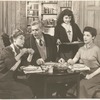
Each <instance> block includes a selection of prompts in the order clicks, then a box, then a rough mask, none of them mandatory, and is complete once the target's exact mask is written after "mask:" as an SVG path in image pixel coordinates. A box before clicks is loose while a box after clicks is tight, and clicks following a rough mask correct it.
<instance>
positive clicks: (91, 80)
mask: <svg viewBox="0 0 100 100" xmlns="http://www.w3.org/2000/svg"><path fill="white" fill-rule="evenodd" d="M96 35H97V31H96V29H95V28H92V27H85V28H84V31H83V39H84V43H85V44H84V46H83V47H81V48H80V49H79V50H78V52H77V53H76V55H75V57H74V58H73V59H69V60H68V63H69V64H74V63H76V62H77V61H78V60H79V62H80V63H83V64H85V65H86V66H88V67H90V71H88V72H85V77H84V78H83V79H82V80H81V81H80V94H79V97H80V98H91V97H92V95H93V93H94V92H95V90H96V89H97V87H98V85H99V84H100V48H99V47H98V46H96V45H95V44H94V39H95V37H96Z"/></svg>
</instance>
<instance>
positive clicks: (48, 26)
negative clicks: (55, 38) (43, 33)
mask: <svg viewBox="0 0 100 100" xmlns="http://www.w3.org/2000/svg"><path fill="white" fill-rule="evenodd" d="M44 27H47V28H51V27H55V26H54V25H46V26H44Z"/></svg>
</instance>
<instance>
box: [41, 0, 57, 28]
mask: <svg viewBox="0 0 100 100" xmlns="http://www.w3.org/2000/svg"><path fill="white" fill-rule="evenodd" d="M57 3H58V2H57V1H44V2H42V3H41V8H42V14H41V19H42V20H43V23H44V26H45V27H54V26H55V25H56V19H57V13H58V12H57V8H58V5H57Z"/></svg>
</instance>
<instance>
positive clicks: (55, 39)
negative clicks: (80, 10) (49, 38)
mask: <svg viewBox="0 0 100 100" xmlns="http://www.w3.org/2000/svg"><path fill="white" fill-rule="evenodd" d="M57 39H60V33H59V28H58V26H56V27H55V31H54V42H55V43H56V42H57Z"/></svg>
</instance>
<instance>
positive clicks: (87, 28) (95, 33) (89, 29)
mask: <svg viewBox="0 0 100 100" xmlns="http://www.w3.org/2000/svg"><path fill="white" fill-rule="evenodd" d="M84 31H87V32H90V34H91V35H92V37H96V35H97V30H96V29H95V28H93V27H89V26H87V27H85V28H84V30H83V33H84Z"/></svg>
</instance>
